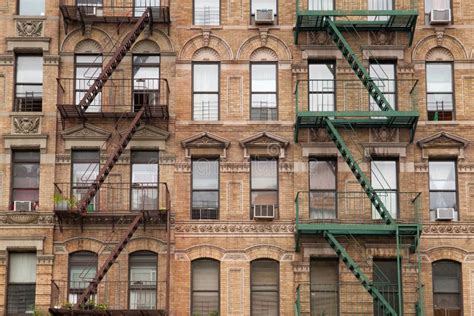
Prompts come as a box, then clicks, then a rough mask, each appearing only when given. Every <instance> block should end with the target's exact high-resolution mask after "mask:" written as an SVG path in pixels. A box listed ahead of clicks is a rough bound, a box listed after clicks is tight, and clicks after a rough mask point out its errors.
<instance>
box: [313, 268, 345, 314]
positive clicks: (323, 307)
mask: <svg viewBox="0 0 474 316" xmlns="http://www.w3.org/2000/svg"><path fill="white" fill-rule="evenodd" d="M338 264H339V262H338V260H312V261H311V269H310V273H311V275H310V283H311V315H318V316H319V315H337V309H338V308H337V307H338Z"/></svg>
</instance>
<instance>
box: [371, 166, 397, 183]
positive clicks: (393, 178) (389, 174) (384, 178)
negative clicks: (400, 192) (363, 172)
mask: <svg viewBox="0 0 474 316" xmlns="http://www.w3.org/2000/svg"><path fill="white" fill-rule="evenodd" d="M370 169H371V179H372V187H373V188H374V189H376V190H380V189H385V190H390V189H391V190H396V189H397V163H396V162H395V161H380V160H378V161H372V162H371V167H370Z"/></svg>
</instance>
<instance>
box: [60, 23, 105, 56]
mask: <svg viewBox="0 0 474 316" xmlns="http://www.w3.org/2000/svg"><path fill="white" fill-rule="evenodd" d="M83 40H89V41H95V42H96V43H98V45H99V47H100V50H101V52H102V50H103V49H104V48H105V49H107V47H110V48H111V47H113V45H112V44H111V43H113V39H112V37H110V36H109V34H107V33H106V32H104V31H103V30H102V29H100V28H97V27H92V29H91V32H90V35H89V36H83V35H82V31H81V29H80V28H77V29H75V30H74V31H72V32H69V33H68V35H67V36H66V37H65V38H64V40H63V42H62V43H61V48H60V52H61V53H64V52H68V53H72V52H74V51H75V49H76V47H77V46H78V45H79V44H78V43H80V42H82V41H83ZM99 43H100V44H99ZM109 50H110V49H109Z"/></svg>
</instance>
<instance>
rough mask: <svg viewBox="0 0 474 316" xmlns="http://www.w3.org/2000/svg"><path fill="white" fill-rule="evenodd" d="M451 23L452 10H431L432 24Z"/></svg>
mask: <svg viewBox="0 0 474 316" xmlns="http://www.w3.org/2000/svg"><path fill="white" fill-rule="evenodd" d="M450 22H451V9H444V10H431V13H430V24H449V23H450Z"/></svg>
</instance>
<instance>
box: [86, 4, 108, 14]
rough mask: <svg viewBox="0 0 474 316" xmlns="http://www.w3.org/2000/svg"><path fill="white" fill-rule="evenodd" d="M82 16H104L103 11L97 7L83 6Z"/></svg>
mask: <svg viewBox="0 0 474 316" xmlns="http://www.w3.org/2000/svg"><path fill="white" fill-rule="evenodd" d="M83 8H84V14H85V15H88V16H104V9H103V8H102V7H97V6H83Z"/></svg>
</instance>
